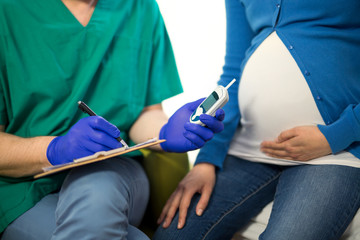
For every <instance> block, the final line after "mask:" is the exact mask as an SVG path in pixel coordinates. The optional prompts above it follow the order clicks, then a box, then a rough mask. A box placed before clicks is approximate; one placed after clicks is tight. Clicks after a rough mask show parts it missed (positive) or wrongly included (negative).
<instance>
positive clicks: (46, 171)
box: [34, 138, 166, 179]
mask: <svg viewBox="0 0 360 240" xmlns="http://www.w3.org/2000/svg"><path fill="white" fill-rule="evenodd" d="M165 141H166V140H163V139H161V140H158V139H157V138H153V139H150V140H148V141H146V142H143V143H139V144H137V145H134V146H132V147H128V148H125V147H121V148H116V149H113V150H109V151H101V152H97V153H94V154H93V155H90V156H86V157H83V158H78V159H74V161H73V162H69V163H64V164H59V165H55V166H51V167H46V168H43V172H42V173H39V174H36V175H35V176H34V178H35V179H37V178H41V177H44V176H48V175H51V174H54V173H58V172H61V171H64V170H67V169H71V168H75V167H79V166H83V165H87V164H91V163H95V162H100V161H103V160H105V159H108V158H112V157H115V156H119V155H122V154H125V153H129V152H133V151H136V150H139V149H143V148H147V147H151V146H154V145H156V144H160V143H162V142H165Z"/></svg>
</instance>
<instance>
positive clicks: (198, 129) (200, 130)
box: [184, 122, 214, 141]
mask: <svg viewBox="0 0 360 240" xmlns="http://www.w3.org/2000/svg"><path fill="white" fill-rule="evenodd" d="M184 128H185V130H187V131H189V132H192V133H194V134H195V135H197V136H199V137H201V139H203V140H204V141H209V140H210V139H211V138H212V137H213V136H214V133H213V132H212V131H211V130H210V129H209V128H206V127H203V126H201V125H198V124H194V123H190V122H187V123H185V124H184Z"/></svg>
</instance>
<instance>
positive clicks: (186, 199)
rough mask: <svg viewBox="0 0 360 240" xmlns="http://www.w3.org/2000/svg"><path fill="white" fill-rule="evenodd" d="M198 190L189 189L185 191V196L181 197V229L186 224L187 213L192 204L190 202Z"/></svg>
mask: <svg viewBox="0 0 360 240" xmlns="http://www.w3.org/2000/svg"><path fill="white" fill-rule="evenodd" d="M195 192H196V191H194V190H189V191H185V193H184V196H183V197H182V199H181V203H180V208H179V221H178V226H177V227H178V229H181V228H182V227H183V226H184V225H185V221H186V215H187V212H188V209H189V206H190V202H191V199H192V197H193V196H194V194H195Z"/></svg>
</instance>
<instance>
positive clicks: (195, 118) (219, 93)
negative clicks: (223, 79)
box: [190, 79, 236, 126]
mask: <svg viewBox="0 0 360 240" xmlns="http://www.w3.org/2000/svg"><path fill="white" fill-rule="evenodd" d="M235 81H236V79H233V80H232V81H231V82H230V83H229V84H228V85H227V86H226V87H223V86H217V87H216V88H215V90H214V91H213V92H212V93H211V94H210V95H209V96H208V97H207V98H206V99H205V100H204V101H203V102H202V103H201V104H200V105H199V107H197V108H196V110H195V111H194V112H193V113H192V114H191V116H190V122H191V123H195V124H199V125H201V126H205V124H204V123H202V122H201V121H200V115H201V114H208V115H211V116H215V114H216V110H218V109H219V108H222V107H223V106H224V105H225V104H226V103H227V102H228V101H229V94H228V91H227V90H228V88H229V87H230V86H231V85H232V84H233V83H234V82H235Z"/></svg>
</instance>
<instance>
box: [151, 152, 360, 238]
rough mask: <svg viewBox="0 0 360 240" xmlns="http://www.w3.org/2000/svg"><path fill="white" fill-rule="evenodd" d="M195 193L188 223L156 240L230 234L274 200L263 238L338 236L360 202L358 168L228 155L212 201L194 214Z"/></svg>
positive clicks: (164, 231) (160, 231)
mask: <svg viewBox="0 0 360 240" xmlns="http://www.w3.org/2000/svg"><path fill="white" fill-rule="evenodd" d="M198 200H199V195H195V196H194V197H193V199H192V202H191V205H190V207H189V210H188V215H187V219H186V224H185V226H184V228H183V229H181V230H178V229H177V221H178V214H177V215H176V216H175V217H174V220H173V221H172V224H171V225H170V226H169V228H167V229H164V228H162V227H161V226H160V227H159V228H158V229H157V231H156V233H155V235H154V238H153V239H154V240H162V239H164V240H165V239H166V240H171V239H181V240H187V239H189V240H190V239H191V240H199V239H209V240H216V239H221V240H226V239H231V238H232V236H233V235H234V233H235V232H236V231H237V230H239V229H241V228H242V227H244V226H245V225H246V224H248V223H249V221H250V219H251V218H252V217H254V216H256V215H257V214H258V213H259V212H260V211H261V210H262V209H263V208H264V206H266V205H267V204H268V203H270V202H271V201H272V200H274V205H273V209H272V213H271V216H270V220H269V223H268V225H267V228H266V230H265V231H264V232H263V233H262V234H261V236H260V239H262V240H289V239H291V240H325V239H326V240H329V239H339V238H340V237H341V235H342V234H343V232H344V231H345V230H346V228H347V226H348V225H349V224H350V222H351V220H352V218H353V217H354V215H355V214H356V212H357V210H358V208H359V205H360V169H358V168H352V167H345V166H336V165H322V166H314V165H299V166H291V167H281V166H276V165H269V164H262V163H254V162H250V161H246V160H242V159H239V158H236V157H233V156H228V157H227V158H226V160H225V163H224V168H223V170H222V171H218V172H217V180H216V184H215V187H214V190H213V193H212V196H211V198H210V201H209V204H208V207H207V208H206V210H205V211H204V213H203V215H202V216H201V217H199V216H197V215H196V214H195V207H196V204H197V202H198Z"/></svg>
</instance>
